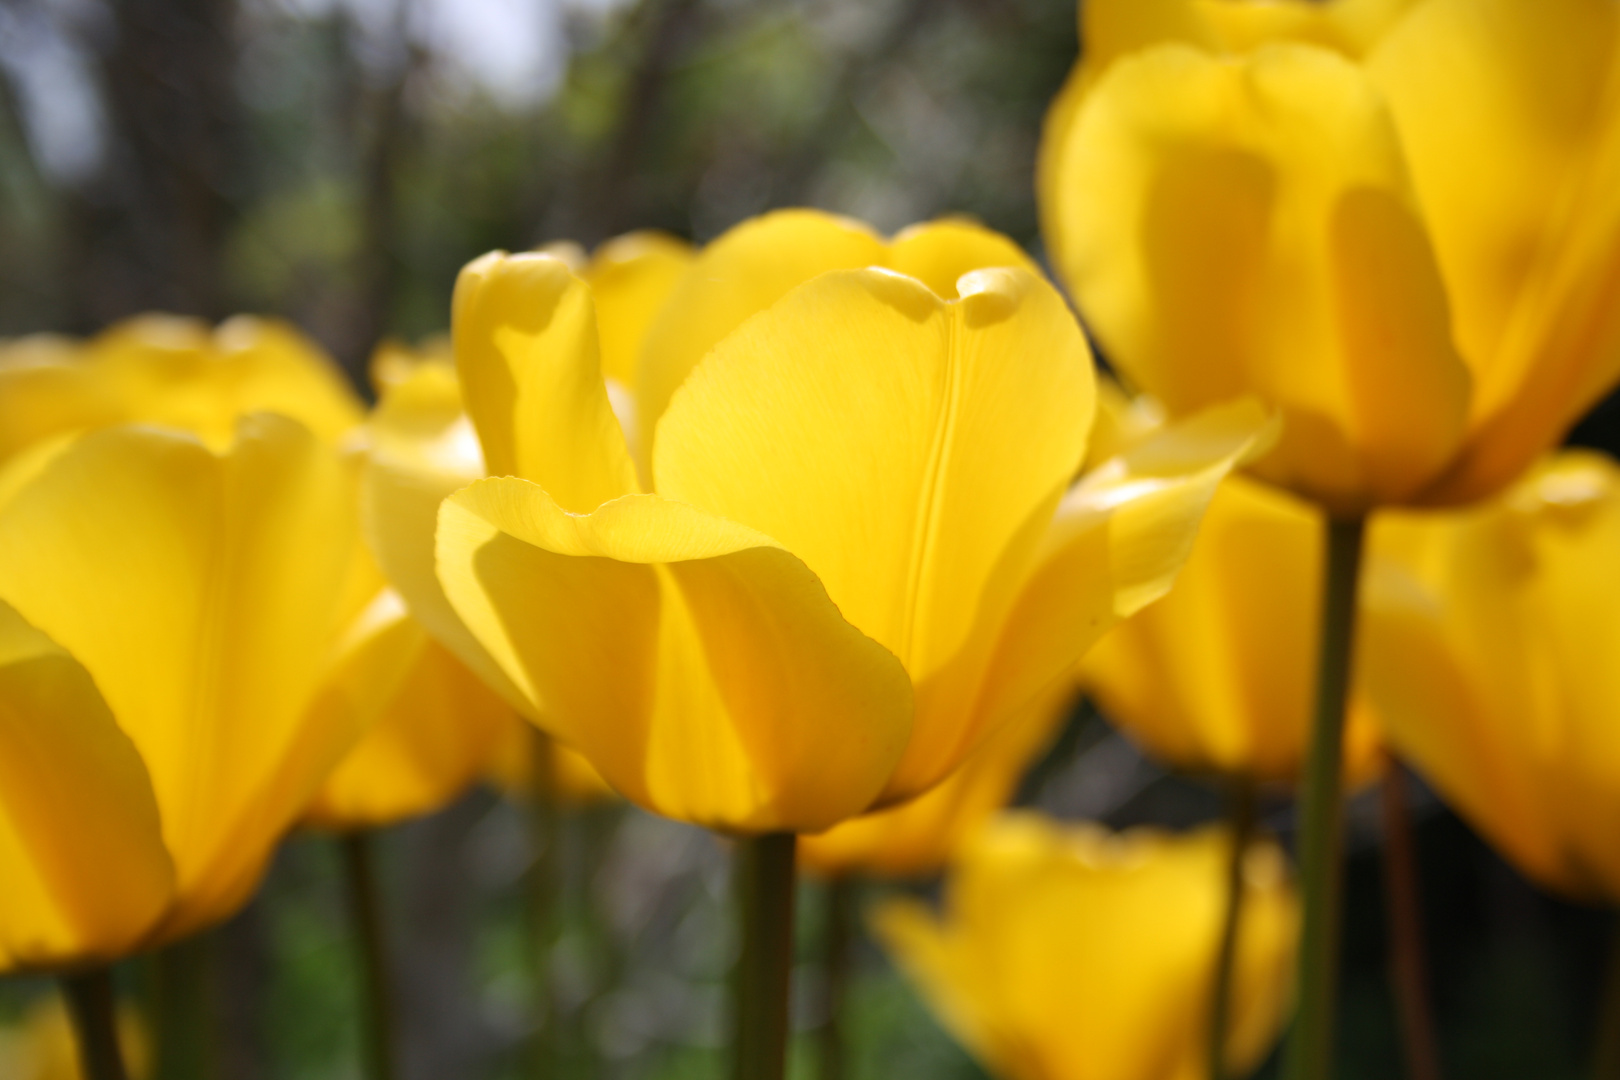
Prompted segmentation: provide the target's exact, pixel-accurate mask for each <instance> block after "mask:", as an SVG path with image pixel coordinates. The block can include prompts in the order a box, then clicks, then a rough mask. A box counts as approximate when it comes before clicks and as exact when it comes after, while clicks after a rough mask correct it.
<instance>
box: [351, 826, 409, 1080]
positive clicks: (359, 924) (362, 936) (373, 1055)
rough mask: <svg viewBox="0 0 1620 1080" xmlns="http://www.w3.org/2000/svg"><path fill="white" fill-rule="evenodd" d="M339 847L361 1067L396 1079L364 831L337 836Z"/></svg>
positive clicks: (383, 949) (378, 913)
mask: <svg viewBox="0 0 1620 1080" xmlns="http://www.w3.org/2000/svg"><path fill="white" fill-rule="evenodd" d="M342 846H343V869H344V872H345V874H346V875H347V877H348V879H349V905H350V911H351V912H352V914H353V917H354V929H355V932H356V934H357V935H358V937H359V944H360V964H361V973H362V976H363V982H364V985H365V997H366V1000H365V1008H364V1013H365V1018H366V1030H365V1047H366V1064H367V1068H368V1071H369V1072H370V1074H371V1076H372V1078H373V1080H394V1077H395V1076H397V1075H399V1069H398V1067H397V1064H396V1062H395V1049H394V993H393V984H392V982H391V981H390V979H389V969H388V944H387V935H386V934H385V933H384V932H383V918H382V898H381V896H380V894H379V891H378V888H377V867H376V862H375V860H374V859H373V852H372V849H371V838H370V836H369V834H367V833H365V832H352V833H349V834H347V835H345V836H344V837H343V839H342Z"/></svg>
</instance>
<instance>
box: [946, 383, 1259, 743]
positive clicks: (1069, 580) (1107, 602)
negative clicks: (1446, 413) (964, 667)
mask: <svg viewBox="0 0 1620 1080" xmlns="http://www.w3.org/2000/svg"><path fill="white" fill-rule="evenodd" d="M1274 428H1275V424H1274V422H1273V421H1271V420H1270V419H1269V418H1268V417H1266V416H1265V414H1264V413H1263V412H1262V411H1261V410H1260V409H1259V408H1258V407H1256V406H1255V405H1254V404H1253V403H1252V402H1239V403H1237V404H1234V405H1228V406H1224V407H1221V408H1216V409H1210V410H1208V411H1207V412H1205V413H1203V414H1201V415H1199V416H1197V417H1194V418H1193V419H1191V420H1188V421H1184V422H1182V423H1180V424H1173V425H1170V426H1168V427H1166V428H1165V429H1164V430H1163V431H1161V432H1160V433H1158V434H1156V435H1154V436H1153V437H1151V438H1149V439H1147V440H1146V441H1144V442H1142V443H1139V444H1137V445H1136V446H1134V447H1132V448H1131V449H1130V450H1128V451H1126V452H1125V453H1124V454H1122V455H1121V456H1120V457H1117V458H1115V459H1114V460H1113V461H1111V462H1109V463H1108V464H1106V465H1104V466H1103V467H1102V468H1100V469H1098V470H1096V471H1095V472H1093V473H1092V474H1090V475H1089V476H1087V477H1086V478H1085V479H1084V480H1082V481H1081V482H1080V484H1079V485H1077V486H1076V487H1075V488H1074V489H1073V490H1072V491H1070V492H1069V494H1068V495H1067V496H1065V498H1064V500H1063V503H1062V505H1061V506H1060V507H1059V508H1058V512H1057V515H1056V517H1055V518H1054V519H1053V521H1052V525H1051V528H1050V529H1049V530H1048V532H1047V535H1046V539H1045V542H1044V547H1043V550H1042V552H1041V554H1040V557H1039V558H1040V561H1039V563H1038V565H1037V568H1036V570H1035V572H1034V573H1033V574H1032V575H1031V576H1030V577H1029V579H1028V581H1027V583H1026V584H1025V586H1024V589H1023V591H1022V593H1021V594H1020V595H1019V597H1018V599H1017V601H1016V603H1015V605H1014V607H1013V609H1012V612H1011V614H1010V615H1009V616H1008V619H1007V623H1006V627H1005V629H1004V630H1003V632H1002V636H1001V639H1000V641H999V643H998V644H997V647H996V653H995V658H994V660H993V662H992V664H991V668H990V672H989V674H988V675H987V676H986V680H985V689H984V691H983V696H982V698H981V700H980V702H979V705H978V708H977V709H976V710H975V712H974V716H975V718H976V724H977V726H976V728H975V729H974V730H973V731H971V732H970V733H969V741H970V742H976V741H977V740H978V739H981V738H983V737H985V735H986V734H987V733H989V732H993V731H994V730H996V728H997V726H999V724H1001V723H1002V722H1004V720H1005V718H1006V717H1007V716H1009V715H1011V714H1012V713H1013V712H1015V711H1016V710H1017V709H1018V708H1020V707H1022V706H1023V705H1024V704H1025V703H1027V702H1028V701H1030V700H1032V699H1033V698H1035V697H1036V696H1037V695H1038V694H1040V693H1041V692H1042V690H1043V688H1044V687H1046V686H1047V685H1049V684H1050V683H1051V682H1053V681H1055V680H1057V679H1058V678H1060V677H1061V676H1063V675H1064V673H1065V672H1068V671H1069V670H1070V669H1071V668H1072V667H1073V666H1074V665H1075V664H1076V663H1077V662H1078V661H1079V660H1080V658H1081V657H1082V656H1083V655H1085V653H1086V651H1087V650H1088V649H1090V648H1091V646H1092V645H1093V644H1094V643H1095V642H1096V641H1097V640H1098V639H1099V638H1100V637H1101V636H1102V635H1103V633H1104V632H1106V631H1107V630H1108V629H1109V628H1110V627H1112V626H1113V625H1114V624H1115V623H1117V622H1118V621H1119V620H1121V619H1123V618H1126V617H1128V616H1130V615H1132V614H1135V613H1136V612H1137V611H1139V610H1140V609H1141V608H1143V607H1145V606H1146V605H1148V604H1149V603H1152V602H1153V601H1154V600H1157V599H1158V598H1159V597H1161V596H1163V595H1164V594H1165V592H1166V591H1168V590H1169V588H1170V585H1171V583H1172V582H1173V581H1174V580H1175V576H1176V574H1177V572H1178V571H1179V570H1180V569H1181V566H1182V564H1183V563H1185V562H1186V560H1187V558H1188V556H1189V555H1190V554H1191V552H1192V547H1193V541H1194V538H1195V537H1196V536H1197V533H1198V527H1199V523H1200V521H1201V520H1202V518H1203V515H1204V511H1205V509H1206V508H1207V507H1208V506H1209V503H1210V500H1211V499H1212V498H1213V497H1214V495H1215V491H1216V489H1217V487H1218V486H1219V484H1220V483H1221V481H1222V480H1223V479H1224V478H1225V477H1226V476H1227V475H1228V474H1229V473H1230V472H1231V470H1232V469H1234V468H1236V467H1237V466H1238V465H1240V464H1241V463H1242V462H1243V461H1244V460H1245V459H1246V458H1247V457H1249V456H1251V455H1253V454H1255V453H1257V452H1260V451H1262V450H1263V449H1264V447H1265V445H1266V443H1267V440H1268V439H1269V438H1270V436H1271V434H1272V432H1273V431H1274ZM916 767H918V768H919V769H921V770H924V771H925V772H926V771H933V770H937V769H938V768H939V764H938V763H937V762H918V763H917V766H916Z"/></svg>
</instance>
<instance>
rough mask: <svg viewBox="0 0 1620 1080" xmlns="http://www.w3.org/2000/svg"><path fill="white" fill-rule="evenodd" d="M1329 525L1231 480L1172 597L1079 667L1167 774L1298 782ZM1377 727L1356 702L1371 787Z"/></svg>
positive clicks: (1362, 775) (1349, 754) (1357, 737)
mask: <svg viewBox="0 0 1620 1080" xmlns="http://www.w3.org/2000/svg"><path fill="white" fill-rule="evenodd" d="M1325 531H1326V528H1325V522H1324V521H1323V518H1322V513H1321V511H1319V510H1317V509H1316V508H1315V507H1312V506H1311V505H1310V504H1309V503H1305V502H1301V501H1300V500H1298V499H1296V498H1294V497H1292V496H1290V495H1289V494H1288V493H1287V492H1284V491H1280V490H1278V489H1276V488H1273V487H1270V486H1269V485H1266V484H1262V483H1258V482H1256V481H1254V480H1250V479H1248V478H1246V477H1241V476H1234V477H1230V478H1228V479H1227V480H1226V481H1224V482H1223V483H1222V484H1221V486H1220V489H1219V490H1218V491H1217V492H1216V493H1215V498H1214V500H1213V501H1212V502H1211V503H1210V507H1209V511H1208V512H1207V513H1206V514H1205V515H1204V523H1203V526H1202V527H1201V528H1200V529H1199V532H1198V540H1197V542H1196V543H1195V544H1194V545H1193V550H1192V555H1191V557H1190V558H1188V560H1187V564H1186V566H1184V567H1183V568H1182V570H1181V573H1180V574H1179V575H1178V576H1177V578H1176V586H1175V588H1174V589H1172V590H1170V592H1169V594H1168V595H1166V596H1165V597H1164V598H1163V599H1161V600H1158V601H1155V602H1154V603H1152V604H1150V605H1149V606H1148V607H1146V608H1144V609H1143V610H1141V611H1139V612H1137V613H1136V614H1135V615H1133V616H1131V617H1130V618H1129V619H1127V620H1125V621H1124V622H1123V623H1121V624H1120V625H1119V626H1117V627H1115V628H1114V629H1113V630H1111V631H1109V633H1108V635H1107V636H1106V637H1104V638H1103V639H1102V640H1101V641H1100V642H1098V643H1097V646H1096V647H1095V648H1093V649H1092V650H1091V652H1090V653H1089V654H1087V655H1086V657H1085V659H1083V660H1082V661H1081V683H1082V685H1083V686H1085V688H1086V690H1087V691H1088V692H1089V693H1090V694H1091V695H1092V696H1093V697H1094V698H1095V700H1096V702H1097V704H1098V706H1099V707H1100V708H1101V710H1102V712H1103V715H1105V716H1106V717H1108V719H1109V720H1110V721H1112V722H1113V723H1114V724H1116V725H1118V726H1119V727H1120V728H1121V729H1122V730H1124V731H1125V733H1126V734H1128V735H1129V736H1130V737H1131V738H1132V739H1134V740H1135V741H1136V742H1137V743H1138V744H1139V745H1141V747H1142V748H1143V749H1144V750H1145V751H1146V752H1147V753H1148V754H1149V756H1151V757H1153V758H1155V759H1157V760H1158V761H1160V762H1162V763H1163V764H1165V765H1168V766H1169V767H1171V768H1174V769H1179V770H1182V771H1185V772H1192V773H1210V774H1217V775H1222V776H1229V777H1237V778H1241V779H1243V780H1247V781H1250V782H1255V781H1258V782H1292V781H1294V780H1297V779H1298V777H1299V776H1300V774H1301V772H1302V771H1303V769H1304V764H1305V752H1306V747H1307V744H1308V742H1309V736H1310V727H1311V724H1310V720H1311V702H1312V690H1313V686H1312V681H1313V680H1312V664H1313V662H1314V660H1315V657H1316V654H1317V649H1318V647H1319V645H1320V637H1321V596H1320V594H1319V590H1318V588H1317V583H1318V582H1319V581H1321V579H1322V563H1323V547H1324V533H1325ZM1378 759H1379V741H1378V729H1377V723H1376V721H1375V719H1374V717H1373V715H1372V712H1371V710H1370V708H1369V706H1368V705H1367V703H1366V702H1365V701H1364V700H1362V699H1361V698H1360V697H1357V698H1355V699H1353V700H1352V703H1351V711H1350V716H1349V721H1348V724H1347V727H1346V731H1345V771H1346V775H1347V776H1348V777H1350V778H1351V780H1352V781H1353V782H1356V781H1362V780H1366V779H1369V778H1370V777H1371V776H1372V774H1373V772H1374V770H1375V768H1376V767H1377V764H1378Z"/></svg>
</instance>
